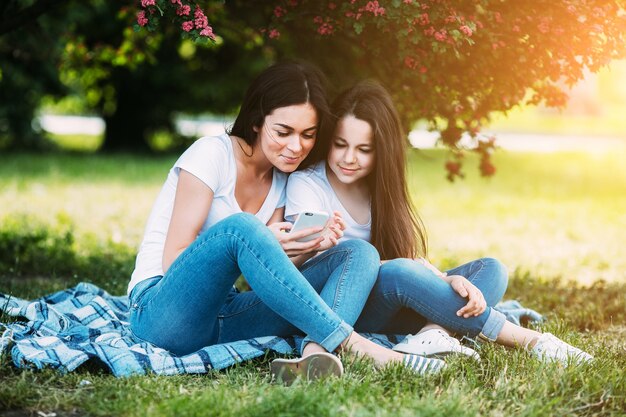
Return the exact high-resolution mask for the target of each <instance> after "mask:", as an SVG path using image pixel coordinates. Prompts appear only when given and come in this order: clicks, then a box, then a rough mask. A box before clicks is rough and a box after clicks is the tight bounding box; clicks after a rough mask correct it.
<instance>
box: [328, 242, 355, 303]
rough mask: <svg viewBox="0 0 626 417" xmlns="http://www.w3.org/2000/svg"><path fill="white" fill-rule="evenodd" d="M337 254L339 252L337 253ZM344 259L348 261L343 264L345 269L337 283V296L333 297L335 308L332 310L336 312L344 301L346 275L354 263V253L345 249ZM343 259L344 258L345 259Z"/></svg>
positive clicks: (342, 251) (343, 252) (343, 251)
mask: <svg viewBox="0 0 626 417" xmlns="http://www.w3.org/2000/svg"><path fill="white" fill-rule="evenodd" d="M335 253H337V252H335ZM340 253H341V254H342V255H343V257H345V259H347V260H346V261H345V262H344V263H343V268H342V270H341V274H340V276H339V280H338V282H337V291H336V292H335V296H334V297H333V306H332V310H333V311H335V308H338V307H339V306H340V305H341V301H342V300H343V293H344V291H343V288H344V283H345V279H346V274H347V273H348V272H349V270H350V267H349V265H350V264H351V263H352V256H351V255H352V251H351V250H349V249H343V250H341V252H340ZM343 257H342V258H343Z"/></svg>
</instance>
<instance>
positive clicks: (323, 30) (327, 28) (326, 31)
mask: <svg viewBox="0 0 626 417" xmlns="http://www.w3.org/2000/svg"><path fill="white" fill-rule="evenodd" d="M317 33H319V34H320V35H332V34H333V25H331V24H330V23H322V24H321V25H320V26H319V27H318V28H317Z"/></svg>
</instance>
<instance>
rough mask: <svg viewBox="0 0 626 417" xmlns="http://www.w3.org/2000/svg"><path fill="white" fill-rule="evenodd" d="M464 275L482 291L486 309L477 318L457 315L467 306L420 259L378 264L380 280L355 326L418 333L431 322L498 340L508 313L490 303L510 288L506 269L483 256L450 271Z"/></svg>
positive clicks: (495, 301)
mask: <svg viewBox="0 0 626 417" xmlns="http://www.w3.org/2000/svg"><path fill="white" fill-rule="evenodd" d="M447 273H448V275H462V276H464V277H465V278H467V279H468V280H469V281H470V282H472V283H473V284H474V285H475V286H476V287H478V288H479V289H480V291H482V293H483V296H484V297H485V301H486V302H487V309H486V310H485V311H484V312H483V313H482V314H480V315H479V316H476V317H468V318H464V317H458V316H457V315H456V312H457V311H458V310H459V309H460V308H461V307H463V306H464V305H465V304H467V299H466V298H463V297H461V296H460V295H459V294H457V293H456V292H455V291H454V290H453V289H452V287H451V286H450V284H448V283H447V282H445V281H444V280H442V279H441V278H439V277H438V276H437V275H435V274H434V273H433V272H432V271H430V270H429V269H428V268H426V267H425V266H424V265H422V264H421V263H420V262H417V261H414V260H411V259H394V260H392V261H389V262H386V263H385V264H383V265H382V266H381V267H380V271H379V274H378V279H377V280H376V284H375V285H374V288H373V290H372V293H371V295H370V297H369V299H368V301H367V304H366V305H365V308H364V309H363V314H362V315H361V317H360V318H359V320H358V321H357V323H356V324H355V325H354V328H355V329H356V330H357V331H364V332H382V333H400V334H406V333H416V332H418V331H419V329H421V328H422V327H423V326H424V324H425V323H426V322H427V321H431V322H433V323H436V324H439V325H440V326H442V327H444V328H445V329H448V330H450V331H452V332H455V333H458V334H462V335H465V336H468V337H475V336H479V337H481V338H483V339H487V340H491V341H493V340H495V339H496V337H497V335H498V333H500V331H501V330H502V326H504V322H505V316H504V315H503V314H502V313H500V312H498V311H496V310H494V309H493V308H492V307H493V306H494V305H496V304H497V303H498V301H500V299H501V298H502V296H503V295H504V292H505V291H506V287H507V283H508V276H507V271H506V268H505V267H504V266H503V265H502V264H501V263H500V262H499V261H497V260H496V259H493V258H482V259H478V260H475V261H472V262H469V263H467V264H464V265H462V266H459V267H457V268H453V269H451V270H449V271H447Z"/></svg>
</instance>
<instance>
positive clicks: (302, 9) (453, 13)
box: [140, 0, 626, 180]
mask: <svg viewBox="0 0 626 417" xmlns="http://www.w3.org/2000/svg"><path fill="white" fill-rule="evenodd" d="M150 2H151V3H155V0H152V1H150V0H143V1H142V7H144V9H145V8H147V10H151V9H150V7H154V6H150V5H147V4H146V6H144V5H143V4H144V3H150ZM156 3H157V4H167V5H168V6H169V5H170V3H171V4H172V5H173V4H174V3H176V6H175V8H176V10H177V12H176V13H180V12H179V10H180V8H181V7H184V2H183V3H182V5H181V2H180V1H176V2H174V1H173V0H172V1H171V0H162V1H161V2H159V1H158V0H157V1H156ZM252 3H254V2H252ZM264 3H265V5H267V2H264ZM272 3H273V4H272V10H273V13H272V15H271V16H270V19H271V20H270V23H269V24H268V25H267V27H265V28H263V29H262V30H263V31H264V34H265V36H266V37H267V39H268V40H269V41H270V42H271V43H274V44H275V45H276V47H277V48H281V45H284V44H289V43H291V48H290V51H292V52H293V53H295V54H297V55H300V56H301V57H304V58H309V59H311V60H314V61H317V62H318V63H320V64H321V66H322V67H324V66H325V63H328V62H329V59H328V57H331V58H332V61H335V63H336V62H340V63H341V65H342V67H343V69H344V71H346V72H350V73H351V76H352V77H353V78H357V77H358V78H362V77H370V78H375V79H378V80H379V81H380V82H382V83H383V84H384V85H385V86H386V87H387V88H388V89H389V90H390V91H391V93H392V95H393V96H394V99H395V101H396V104H397V106H398V108H399V111H400V113H401V115H402V118H403V119H404V121H405V122H406V123H407V125H409V124H410V123H411V122H414V121H417V120H427V121H428V122H429V124H430V126H431V128H432V129H434V130H438V131H440V141H441V142H442V143H443V144H444V145H446V146H447V147H448V148H449V149H450V150H451V151H452V152H451V154H450V158H449V160H448V161H447V162H446V169H447V171H448V178H450V179H451V180H452V179H454V178H456V177H459V176H462V175H463V173H462V170H461V168H462V157H463V155H464V151H467V150H468V149H463V148H462V147H461V144H460V143H461V142H460V139H461V136H462V134H463V133H467V134H469V135H470V137H471V138H473V145H472V146H470V148H469V150H471V151H475V152H477V153H479V154H480V156H481V163H480V170H481V173H482V175H485V176H489V175H492V174H493V173H494V172H495V167H494V166H493V164H492V163H491V161H490V155H491V153H492V151H493V149H494V147H495V140H494V138H492V137H486V136H485V135H483V134H481V133H480V132H481V128H482V127H483V126H485V125H486V124H487V123H488V122H489V120H490V115H491V114H493V113H494V112H506V111H508V110H510V109H511V108H513V107H514V106H516V105H519V104H539V103H544V104H546V105H548V106H557V107H558V106H562V105H563V104H564V103H565V101H566V98H567V95H566V93H565V92H564V91H563V88H562V87H561V86H562V85H569V86H571V85H573V84H575V83H576V82H577V81H579V80H580V79H581V78H582V76H583V71H584V70H585V69H589V70H591V71H592V72H595V71H597V70H598V69H600V68H601V67H602V66H604V65H606V64H607V63H608V62H609V61H610V60H611V59H614V58H618V57H623V56H624V54H625V45H626V12H625V10H624V0H529V1H523V2H519V1H512V0H480V1H451V0H422V1H417V0H388V1H382V0H381V1H367V0H349V1H337V0H331V1H328V0H322V1H320V0H283V1H275V2H272ZM209 4H210V3H209ZM190 7H191V6H190ZM196 7H197V6H196ZM185 10H187V9H185ZM194 10H197V9H194ZM163 12H164V14H165V13H167V10H165V9H164V10H163ZM151 13H152V15H155V13H154V12H151ZM170 15H171V16H173V14H172V13H170ZM142 16H147V14H145V13H144V15H142ZM177 16H178V15H177ZM140 24H141V23H140ZM147 24H148V25H149V24H150V23H147ZM204 28H205V26H202V25H200V26H199V27H198V26H197V24H196V22H195V21H193V27H192V24H191V23H189V24H188V25H187V26H185V27H182V30H184V31H186V30H187V29H190V31H191V30H194V31H198V30H200V34H201V31H202V30H204ZM294 39H296V40H295V41H294ZM294 43H295V44H296V45H295V47H294ZM328 65H331V64H328ZM324 69H326V68H324ZM330 72H332V71H330Z"/></svg>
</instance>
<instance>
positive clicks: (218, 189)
mask: <svg viewBox="0 0 626 417" xmlns="http://www.w3.org/2000/svg"><path fill="white" fill-rule="evenodd" d="M181 169H184V170H185V171H187V172H189V173H190V174H192V175H194V176H195V177H197V178H198V179H200V180H201V181H202V182H204V183H205V184H206V185H207V186H208V187H209V188H210V189H211V190H213V202H212V204H211V209H210V210H209V214H208V216H207V219H206V221H205V222H204V225H203V226H202V229H201V230H200V233H202V232H204V231H205V230H206V229H208V228H209V227H211V226H213V225H214V224H215V223H217V222H219V221H220V220H223V219H224V218H226V217H228V216H230V215H232V214H235V213H241V212H242V210H241V208H240V207H239V204H238V203H237V200H236V199H235V184H236V183H237V162H236V160H235V154H234V151H233V144H232V142H231V140H230V137H229V136H228V135H227V134H223V135H220V136H208V137H203V138H200V139H198V140H197V141H196V142H194V143H193V144H192V145H191V146H190V147H189V148H188V149H187V150H186V151H185V152H184V153H183V154H182V155H181V156H180V158H178V160H177V161H176V163H175V164H174V166H173V167H172V169H170V171H169V174H168V176H167V179H166V180H165V184H163V187H162V188H161V192H160V193H159V195H158V197H157V199H156V201H155V203H154V206H153V207H152V212H151V213H150V217H149V218H148V222H147V224H146V229H145V232H144V236H143V241H142V242H141V246H140V247H139V253H138V254H137V260H136V262H135V270H134V271H133V274H132V276H131V281H130V283H129V284H128V293H129V294H130V292H131V290H132V289H133V288H134V286H135V285H137V283H139V282H141V281H143V280H145V279H148V278H151V277H154V276H157V275H163V267H162V261H163V249H164V246H165V237H166V236H167V229H168V228H169V224H170V219H171V217H172V210H173V208H174V197H175V196H176V186H177V184H178V176H179V174H180V170H181ZM286 184H287V174H285V173H283V172H281V171H278V170H277V169H274V172H273V177H272V185H271V187H270V190H269V193H268V194H267V197H266V198H265V201H264V202H263V205H262V206H261V208H260V209H259V211H258V212H257V213H255V216H256V217H257V218H258V219H259V220H261V221H262V222H263V223H267V222H268V221H269V220H270V218H271V217H272V214H273V213H274V211H275V210H276V209H277V208H279V207H283V206H284V205H285V187H286Z"/></svg>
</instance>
